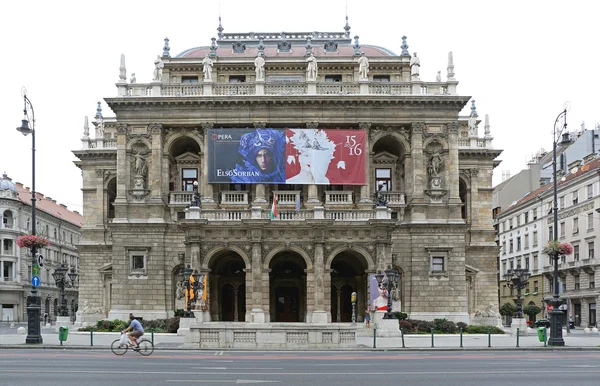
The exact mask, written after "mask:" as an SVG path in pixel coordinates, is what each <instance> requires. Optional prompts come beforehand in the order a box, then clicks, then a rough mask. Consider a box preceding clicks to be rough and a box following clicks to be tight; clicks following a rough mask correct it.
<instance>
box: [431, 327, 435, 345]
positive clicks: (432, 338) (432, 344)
mask: <svg viewBox="0 0 600 386" xmlns="http://www.w3.org/2000/svg"><path fill="white" fill-rule="evenodd" d="M431 347H434V346H433V328H432V329H431Z"/></svg>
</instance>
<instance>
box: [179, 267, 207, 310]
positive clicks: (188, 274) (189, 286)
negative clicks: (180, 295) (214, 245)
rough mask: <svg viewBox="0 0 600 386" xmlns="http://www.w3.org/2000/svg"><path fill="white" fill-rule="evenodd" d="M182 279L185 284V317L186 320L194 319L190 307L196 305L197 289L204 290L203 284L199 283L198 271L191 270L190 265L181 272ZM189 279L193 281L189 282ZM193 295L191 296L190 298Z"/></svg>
mask: <svg viewBox="0 0 600 386" xmlns="http://www.w3.org/2000/svg"><path fill="white" fill-rule="evenodd" d="M180 275H183V277H182V278H181V276H180V278H181V280H183V281H184V282H185V290H186V292H185V301H186V303H185V306H186V307H185V308H186V310H185V315H184V316H185V317H186V318H193V317H194V313H193V312H192V306H194V305H195V304H196V299H197V297H198V288H200V289H204V283H200V282H199V280H200V274H199V273H198V270H197V269H195V270H192V268H191V267H190V265H189V264H188V265H187V266H186V267H185V270H184V271H183V273H182V274H180ZM191 278H193V280H191ZM192 293H193V296H192Z"/></svg>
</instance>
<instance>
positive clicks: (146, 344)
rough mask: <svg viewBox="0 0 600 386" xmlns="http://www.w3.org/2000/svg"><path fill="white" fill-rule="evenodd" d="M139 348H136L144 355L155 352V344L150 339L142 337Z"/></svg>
mask: <svg viewBox="0 0 600 386" xmlns="http://www.w3.org/2000/svg"><path fill="white" fill-rule="evenodd" d="M139 346H140V347H139V349H137V350H135V351H137V352H139V353H140V354H141V355H143V356H148V355H150V354H152V353H153V352H154V345H153V344H152V342H150V341H149V340H148V339H142V340H141V341H140V344H139Z"/></svg>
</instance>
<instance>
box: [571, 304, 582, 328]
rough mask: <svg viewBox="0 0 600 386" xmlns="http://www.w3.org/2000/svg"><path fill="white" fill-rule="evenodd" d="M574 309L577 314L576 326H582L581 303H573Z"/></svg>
mask: <svg viewBox="0 0 600 386" xmlns="http://www.w3.org/2000/svg"><path fill="white" fill-rule="evenodd" d="M573 310H574V314H575V326H577V327H581V304H579V303H575V304H573Z"/></svg>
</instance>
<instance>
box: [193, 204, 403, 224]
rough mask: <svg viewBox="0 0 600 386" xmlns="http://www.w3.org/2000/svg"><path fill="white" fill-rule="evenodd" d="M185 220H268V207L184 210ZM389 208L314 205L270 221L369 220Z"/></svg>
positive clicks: (281, 212)
mask: <svg viewBox="0 0 600 386" xmlns="http://www.w3.org/2000/svg"><path fill="white" fill-rule="evenodd" d="M185 218H186V219H187V220H193V219H205V220H208V221H240V220H246V219H254V220H269V219H271V218H270V209H262V208H259V207H253V208H250V209H207V210H205V209H200V210H198V209H196V211H195V214H192V213H190V212H188V211H186V215H185ZM390 218H391V210H389V209H388V208H378V209H366V210H363V209H347V210H326V209H325V208H323V207H316V208H314V209H311V210H299V211H297V212H296V211H293V210H288V211H286V210H279V211H278V216H277V217H276V218H275V219H272V220H271V221H305V220H334V221H369V220H373V219H390Z"/></svg>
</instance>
